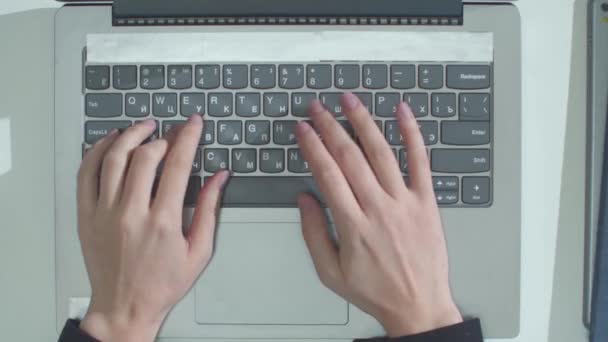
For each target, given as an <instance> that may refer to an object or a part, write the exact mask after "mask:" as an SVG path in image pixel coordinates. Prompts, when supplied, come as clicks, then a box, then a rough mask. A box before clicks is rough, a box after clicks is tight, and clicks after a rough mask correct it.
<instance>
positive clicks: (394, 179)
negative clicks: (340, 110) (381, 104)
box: [342, 93, 405, 196]
mask: <svg viewBox="0 0 608 342" xmlns="http://www.w3.org/2000/svg"><path fill="white" fill-rule="evenodd" d="M342 105H343V106H344V109H345V115H346V117H347V118H348V120H349V121H350V123H351V124H352V125H353V128H354V129H355V132H356V133H357V136H358V137H359V141H360V142H361V145H362V147H363V150H364V152H365V155H366V156H367V160H368V162H369V164H370V166H371V167H372V169H373V170H374V173H375V174H376V178H377V180H378V182H379V183H380V185H381V186H382V188H383V189H384V191H386V192H387V193H388V194H390V195H392V196H395V195H396V194H398V193H399V192H401V191H403V189H405V187H404V185H403V176H402V175H401V171H400V170H399V164H398V163H397V160H396V159H395V156H394V154H393V152H392V151H391V148H390V147H389V146H388V143H387V142H386V139H385V138H384V135H382V131H380V130H379V129H378V126H376V124H375V122H374V120H373V119H372V116H371V115H370V114H369V112H368V111H367V108H366V107H365V106H363V104H362V103H361V101H360V100H359V98H358V97H357V96H355V95H354V94H353V93H346V94H344V96H343V97H342Z"/></svg>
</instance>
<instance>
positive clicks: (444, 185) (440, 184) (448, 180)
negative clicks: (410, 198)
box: [433, 177, 459, 191]
mask: <svg viewBox="0 0 608 342" xmlns="http://www.w3.org/2000/svg"><path fill="white" fill-rule="evenodd" d="M458 188H459V184H458V177H433V189H435V191H444V190H458Z"/></svg>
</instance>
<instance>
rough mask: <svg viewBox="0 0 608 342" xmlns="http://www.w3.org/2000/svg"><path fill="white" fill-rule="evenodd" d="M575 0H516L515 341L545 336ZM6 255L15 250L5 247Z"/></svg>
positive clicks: (18, 6)
mask: <svg viewBox="0 0 608 342" xmlns="http://www.w3.org/2000/svg"><path fill="white" fill-rule="evenodd" d="M575 1H576V0H520V1H517V6H518V7H519V8H520V11H521V16H522V32H523V89H522V94H523V116H524V119H523V139H524V141H523V145H524V151H523V158H524V160H523V165H524V166H523V185H522V186H523V190H524V192H523V193H524V197H523V204H522V208H523V227H522V229H523V231H522V232H523V234H522V260H523V264H522V283H523V284H522V298H521V301H522V315H521V334H520V336H519V337H518V338H517V339H515V340H513V341H526V342H528V341H529V342H539V341H548V332H549V317H550V311H551V299H552V288H553V286H552V284H553V269H554V261H555V246H556V238H557V226H558V212H559V211H558V210H559V204H560V184H561V175H562V161H563V148H564V141H565V127H566V114H567V108H568V93H569V80H570V65H571V46H572V31H573V13H574V3H575ZM58 6H59V5H58V4H57V3H55V2H54V1H53V0H14V1H11V0H3V1H1V2H0V15H2V14H7V13H11V12H15V11H22V10H27V9H33V8H41V7H58ZM0 20H2V17H1V16H0ZM2 116H3V113H1V112H0V117H2ZM539 204H540V205H539ZM7 228H8V227H7ZM24 228H25V227H11V229H24ZM16 243H17V242H16ZM49 243H52V242H49ZM2 259H4V260H10V259H11V255H5V254H3V252H2V250H0V260H2ZM41 263H42V262H41ZM5 276H10V274H9V275H6V274H5ZM0 278H2V275H0ZM40 286H41V287H42V286H44V284H40ZM3 295H6V293H1V294H0V296H3ZM24 306H26V307H29V308H35V303H24ZM8 310H13V308H10V307H5V306H1V305H0V317H6V318H7V319H9V321H8V322H6V321H4V322H0V326H2V325H4V324H11V321H10V320H11V319H13V320H15V321H14V322H18V321H22V320H27V316H25V315H23V316H18V315H11V312H10V311H9V312H6V311H8ZM3 311H4V312H3ZM44 312H49V311H48V310H45V311H44ZM20 314H24V313H23V312H20ZM31 314H32V315H35V314H36V312H31ZM7 326H8V325H7ZM0 330H2V329H0ZM573 342H578V341H573Z"/></svg>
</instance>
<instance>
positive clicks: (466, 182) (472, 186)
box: [462, 177, 491, 204]
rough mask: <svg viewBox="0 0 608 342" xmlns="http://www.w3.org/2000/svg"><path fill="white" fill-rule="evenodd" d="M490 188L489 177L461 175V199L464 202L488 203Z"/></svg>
mask: <svg viewBox="0 0 608 342" xmlns="http://www.w3.org/2000/svg"><path fill="white" fill-rule="evenodd" d="M490 188H491V182H490V177H463V178H462V201H463V202H464V203H466V204H488V203H490Z"/></svg>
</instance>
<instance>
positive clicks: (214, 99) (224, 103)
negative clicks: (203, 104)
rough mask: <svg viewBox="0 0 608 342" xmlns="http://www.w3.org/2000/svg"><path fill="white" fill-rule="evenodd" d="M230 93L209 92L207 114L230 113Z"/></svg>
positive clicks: (219, 114)
mask: <svg viewBox="0 0 608 342" xmlns="http://www.w3.org/2000/svg"><path fill="white" fill-rule="evenodd" d="M232 102H233V99H232V93H209V115H211V116H219V117H222V116H230V115H232Z"/></svg>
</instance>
